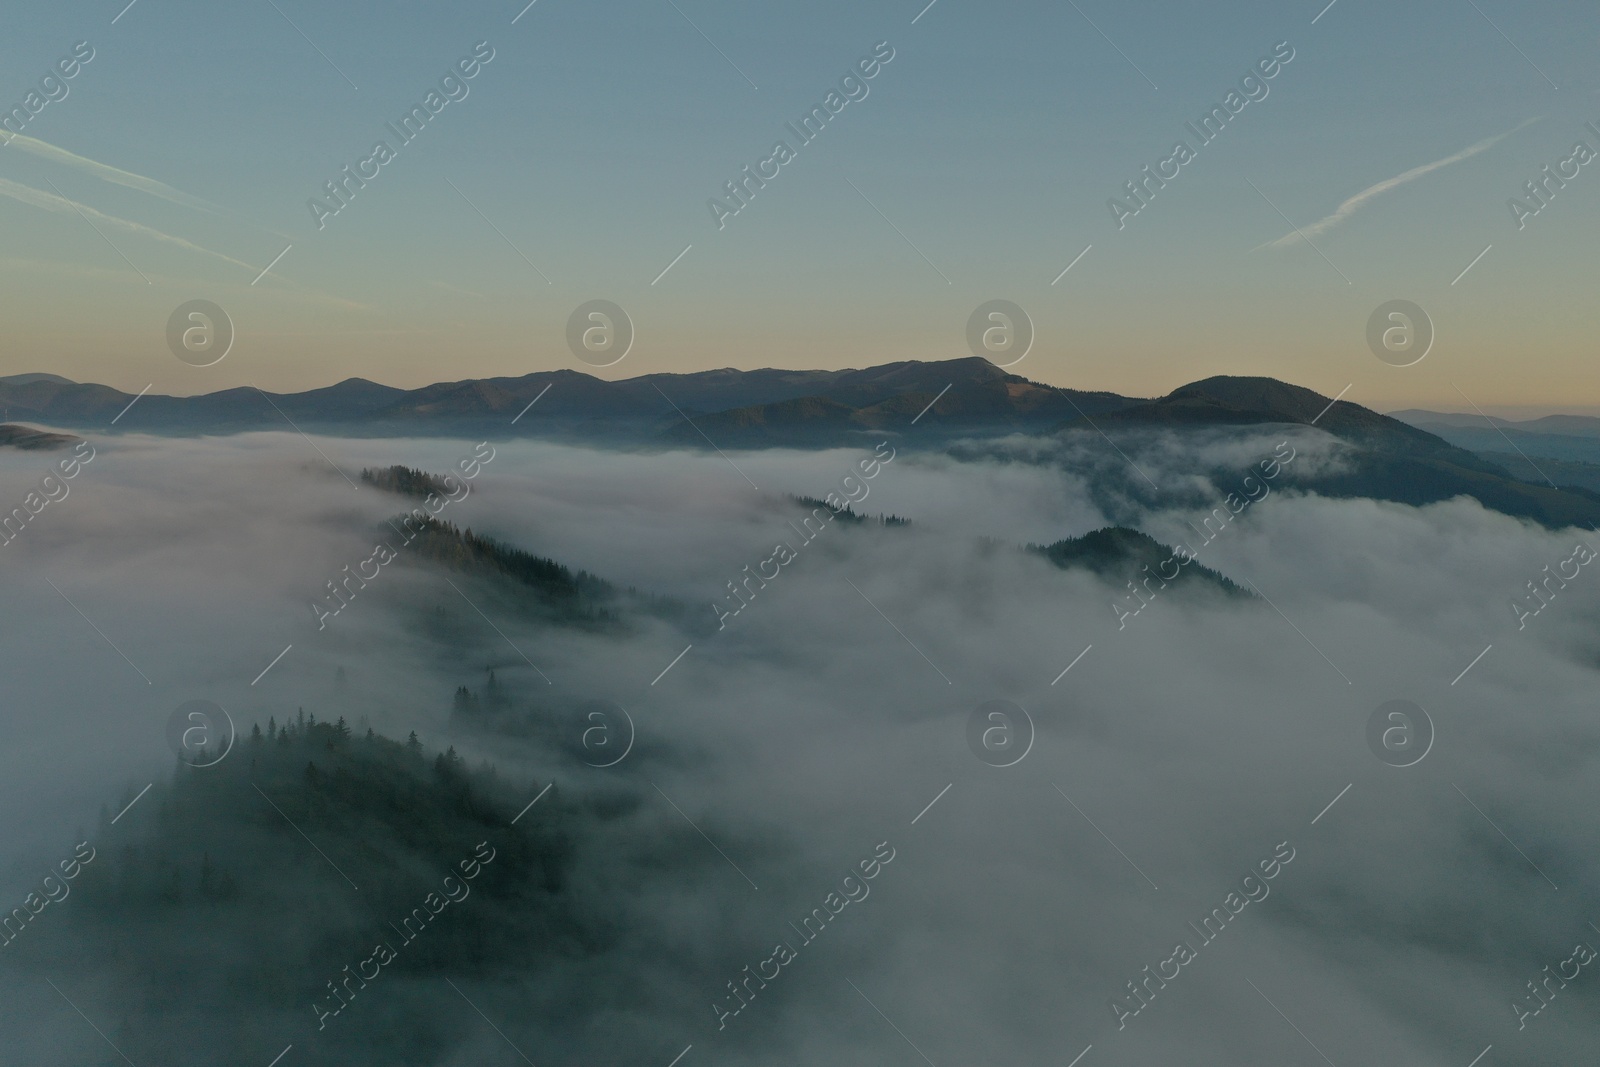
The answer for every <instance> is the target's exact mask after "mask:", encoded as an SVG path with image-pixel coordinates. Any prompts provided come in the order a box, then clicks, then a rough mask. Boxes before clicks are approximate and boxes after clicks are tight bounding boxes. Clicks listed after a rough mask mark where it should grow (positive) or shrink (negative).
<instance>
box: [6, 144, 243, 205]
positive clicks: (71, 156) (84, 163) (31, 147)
mask: <svg viewBox="0 0 1600 1067" xmlns="http://www.w3.org/2000/svg"><path fill="white" fill-rule="evenodd" d="M5 143H6V144H7V145H10V146H11V147H13V148H16V149H18V150H19V151H22V152H28V153H30V154H32V155H35V156H38V157H39V158H40V159H47V160H49V161H50V162H52V163H60V164H61V165H63V166H67V167H75V168H77V169H78V170H83V171H87V172H88V173H90V174H93V175H94V176H95V177H97V178H99V179H100V180H102V181H107V182H111V183H113V184H115V185H121V186H125V187H127V188H129V189H136V190H138V191H139V192H141V193H148V194H149V195H151V196H156V197H160V198H161V199H162V200H167V201H170V202H171V203H174V204H179V205H181V206H183V207H187V208H193V209H195V210H196V211H207V212H210V213H212V214H222V209H221V208H220V207H218V206H217V205H215V204H213V203H211V202H210V201H208V200H202V199H200V198H199V197H198V196H192V195H190V194H189V193H186V192H184V191H183V190H182V189H174V188H173V187H172V186H170V185H168V184H166V183H165V182H159V181H156V180H155V179H154V178H146V177H145V176H144V175H142V174H135V173H133V172H132V171H127V170H123V169H122V168H120V167H113V166H111V165H110V164H108V163H101V162H99V161H97V160H93V159H90V158H88V157H87V156H80V155H78V154H77V153H76V152H69V151H67V150H66V149H65V148H57V147H56V146H55V145H53V144H49V143H47V142H45V141H41V140H39V139H38V138H36V137H29V136H27V135H26V134H21V133H18V134H13V135H12V136H11V137H10V138H8V139H7V140H6V142H5Z"/></svg>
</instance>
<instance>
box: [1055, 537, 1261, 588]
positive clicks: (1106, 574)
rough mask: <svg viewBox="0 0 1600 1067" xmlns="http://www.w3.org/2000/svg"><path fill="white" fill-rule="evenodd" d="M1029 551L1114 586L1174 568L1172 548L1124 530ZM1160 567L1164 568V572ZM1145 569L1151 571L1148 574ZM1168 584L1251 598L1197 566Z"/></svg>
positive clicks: (1225, 579)
mask: <svg viewBox="0 0 1600 1067" xmlns="http://www.w3.org/2000/svg"><path fill="white" fill-rule="evenodd" d="M1028 551H1030V552H1037V553H1038V554H1039V555H1041V556H1043V557H1044V558H1045V559H1048V560H1049V561H1050V562H1051V563H1054V564H1055V565H1056V566H1057V567H1060V568H1062V569H1063V570H1066V569H1068V568H1072V567H1081V568H1083V569H1085V570H1090V571H1093V572H1094V573H1095V574H1098V575H1100V576H1101V577H1102V578H1106V579H1108V580H1110V581H1111V582H1113V583H1115V584H1117V585H1121V584H1123V583H1125V582H1141V581H1143V580H1144V579H1146V578H1148V577H1150V575H1152V574H1155V575H1158V579H1157V580H1158V581H1159V580H1160V578H1161V577H1165V575H1169V574H1171V573H1172V572H1173V569H1174V567H1176V566H1177V564H1176V563H1175V562H1174V563H1167V561H1168V560H1170V559H1172V558H1173V550H1172V549H1171V548H1168V547H1167V546H1166V545H1164V544H1162V543H1161V542H1160V541H1157V540H1156V539H1155V538H1153V537H1151V536H1150V535H1149V534H1147V533H1144V532H1142V531H1139V530H1132V529H1129V528H1128V527H1126V526H1107V527H1105V528H1104V529H1100V530H1094V531H1091V532H1089V533H1086V534H1084V535H1083V536H1082V537H1069V538H1066V539H1065V540H1062V541H1057V542H1055V543H1054V544H1051V545H1030V546H1029V547H1028ZM1163 564H1166V567H1165V571H1164V572H1163V570H1162V565H1163ZM1146 567H1149V568H1150V569H1149V570H1148V571H1147V570H1145V568H1146ZM1170 581H1171V584H1187V585H1193V584H1202V585H1209V586H1212V587H1214V588H1216V589H1220V590H1221V591H1222V592H1224V593H1226V594H1228V595H1229V596H1239V597H1248V596H1250V595H1251V594H1250V593H1249V592H1248V591H1246V590H1245V589H1244V588H1242V587H1241V586H1239V585H1237V584H1235V583H1234V582H1233V581H1232V580H1231V579H1230V578H1228V577H1227V576H1226V575H1224V574H1221V573H1219V572H1217V571H1214V570H1212V569H1211V568H1210V567H1206V566H1202V565H1201V564H1199V563H1196V562H1190V563H1186V564H1183V565H1182V567H1181V568H1179V569H1178V576H1177V577H1176V578H1173V579H1171V580H1170Z"/></svg>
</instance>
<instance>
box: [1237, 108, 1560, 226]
mask: <svg viewBox="0 0 1600 1067" xmlns="http://www.w3.org/2000/svg"><path fill="white" fill-rule="evenodd" d="M1537 121H1539V120H1538V119H1524V120H1523V121H1522V122H1519V123H1518V124H1517V125H1515V126H1513V127H1512V128H1511V129H1509V130H1507V131H1506V132H1505V133H1500V134H1496V135H1495V136H1493V137H1489V138H1486V139H1484V140H1482V141H1479V142H1478V143H1477V144H1474V145H1471V146H1469V147H1467V148H1463V149H1462V150H1461V151H1459V152H1457V153H1456V154H1455V155H1452V156H1446V157H1444V158H1443V159H1436V160H1434V161H1433V162H1432V163H1424V164H1423V165H1422V166H1420V167H1412V168H1411V169H1410V170H1408V171H1406V172H1404V173H1403V174H1396V175H1395V176H1394V177H1393V178H1385V179H1384V180H1383V181H1381V182H1379V183H1378V184H1376V185H1371V186H1368V187H1367V188H1365V189H1363V190H1361V191H1360V192H1359V193H1357V194H1356V195H1355V196H1352V197H1351V198H1350V199H1348V200H1346V201H1345V202H1344V203H1342V204H1340V205H1339V206H1338V208H1336V209H1335V210H1334V212H1333V214H1331V215H1328V216H1325V217H1323V218H1320V219H1318V220H1317V221H1316V222H1313V223H1311V224H1310V225H1309V226H1303V227H1301V228H1300V229H1299V230H1294V231H1291V232H1289V233H1286V234H1284V235H1283V236H1282V237H1280V238H1278V239H1277V240H1275V241H1268V242H1267V243H1266V244H1263V245H1257V246H1256V250H1257V251H1259V250H1260V249H1262V248H1289V247H1291V246H1292V245H1294V244H1295V243H1296V242H1298V241H1300V240H1301V239H1302V238H1304V239H1305V240H1307V241H1309V240H1310V239H1311V238H1313V237H1318V236H1321V235H1322V234H1324V233H1327V232H1328V231H1329V230H1331V229H1333V228H1334V227H1335V226H1337V225H1339V224H1340V223H1341V222H1344V221H1345V220H1346V219H1348V218H1349V217H1350V216H1352V215H1354V214H1355V213H1356V212H1358V211H1360V210H1361V209H1362V208H1364V207H1366V206H1367V205H1368V204H1369V203H1371V202H1372V201H1373V200H1376V199H1377V198H1378V197H1380V196H1382V195H1383V194H1384V193H1387V192H1388V191H1389V190H1391V189H1396V188H1399V187H1400V186H1402V185H1405V184H1406V183H1407V182H1413V181H1416V180H1417V179H1418V178H1420V177H1422V176H1423V175H1425V174H1431V173H1433V172H1434V171H1436V170H1440V169H1442V168H1444V167H1448V166H1450V165H1451V164H1453V163H1460V162H1461V161H1462V160H1464V159H1468V158H1470V157H1472V156H1475V155H1477V154H1478V153H1479V152H1484V151H1487V150H1488V149H1490V148H1493V147H1494V146H1495V145H1497V144H1499V143H1500V142H1501V141H1503V140H1505V139H1506V138H1507V137H1510V136H1511V135H1512V134H1513V133H1516V132H1517V131H1518V130H1520V129H1522V128H1523V127H1524V126H1528V125H1531V124H1532V123H1535V122H1537Z"/></svg>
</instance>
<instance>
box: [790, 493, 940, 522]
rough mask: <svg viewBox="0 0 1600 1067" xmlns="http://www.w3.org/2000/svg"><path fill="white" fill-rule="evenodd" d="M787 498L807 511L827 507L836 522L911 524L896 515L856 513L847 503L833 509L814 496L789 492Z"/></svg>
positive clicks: (824, 501) (908, 520)
mask: <svg viewBox="0 0 1600 1067" xmlns="http://www.w3.org/2000/svg"><path fill="white" fill-rule="evenodd" d="M789 499H790V500H793V501H794V502H795V503H796V504H799V505H800V506H801V507H803V508H805V509H806V510H807V511H815V510H816V509H817V508H827V509H828V511H829V512H830V513H832V515H833V517H834V519H835V520H836V521H838V522H848V523H865V522H876V523H877V524H878V525H879V526H910V525H911V520H910V519H902V518H901V517H900V516H898V515H881V514H880V515H877V516H871V515H862V514H858V513H857V512H856V511H855V510H854V509H852V508H851V507H850V505H849V504H846V505H845V506H844V509H843V510H842V511H834V510H833V508H832V507H831V506H829V504H828V502H827V501H826V500H818V499H817V498H816V497H814V496H795V495H794V494H793V493H791V494H789Z"/></svg>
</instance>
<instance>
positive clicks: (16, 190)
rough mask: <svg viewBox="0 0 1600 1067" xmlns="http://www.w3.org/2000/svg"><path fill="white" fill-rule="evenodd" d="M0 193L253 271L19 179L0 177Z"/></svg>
mask: <svg viewBox="0 0 1600 1067" xmlns="http://www.w3.org/2000/svg"><path fill="white" fill-rule="evenodd" d="M0 196H9V197H10V198H11V199H13V200H17V201H20V202H21V203H24V204H28V205H29V206H31V207H37V208H43V209H44V210H45V211H53V212H56V213H58V214H80V213H81V214H82V215H83V216H84V218H86V219H89V220H90V221H99V222H103V223H105V224H107V225H108V226H114V227H116V228H117V229H119V230H123V231H125V232H127V233H137V234H140V235H142V236H145V237H150V238H153V239H155V240H157V241H161V242H163V243H166V244H172V245H177V246H178V247H179V248H184V249H187V250H189V251H191V252H199V253H201V254H202V255H207V256H214V257H216V258H217V259H220V260H222V261H223V262H225V263H232V264H233V265H234V266H236V267H243V268H244V269H245V270H248V271H252V272H253V271H254V270H255V268H254V267H252V266H250V264H248V263H245V262H242V261H240V260H237V259H234V258H233V257H232V256H225V255H223V254H222V253H221V252H213V251H211V249H209V248H202V247H201V246H199V245H197V244H195V243H194V242H193V241H189V240H185V239H184V238H182V237H174V236H173V235H172V234H170V233H163V232H162V231H160V230H158V229H156V228H155V227H153V226H146V225H145V224H144V223H142V222H132V221H130V220H128V219H123V218H118V217H117V216H115V215H107V214H106V213H105V212H103V211H97V210H95V209H94V208H92V207H89V206H88V205H87V204H80V203H77V202H76V201H73V200H68V199H67V198H66V197H64V196H58V195H56V194H55V193H47V192H45V191H44V190H43V189H35V188H33V187H32V186H31V185H23V184H22V183H21V182H14V181H11V180H10V179H9V178H0Z"/></svg>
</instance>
